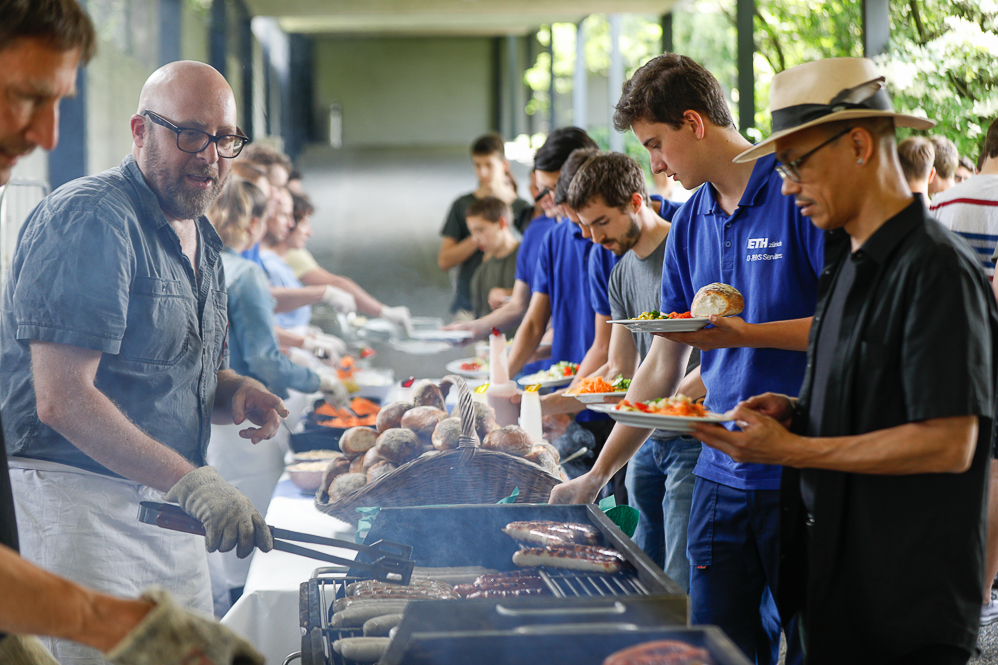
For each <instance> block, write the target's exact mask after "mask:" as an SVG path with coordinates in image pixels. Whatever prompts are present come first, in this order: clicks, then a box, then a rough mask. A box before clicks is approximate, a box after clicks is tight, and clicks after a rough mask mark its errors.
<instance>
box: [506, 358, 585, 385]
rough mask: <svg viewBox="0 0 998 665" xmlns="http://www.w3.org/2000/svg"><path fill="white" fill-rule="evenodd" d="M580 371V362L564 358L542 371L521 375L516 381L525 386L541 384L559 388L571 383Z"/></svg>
mask: <svg viewBox="0 0 998 665" xmlns="http://www.w3.org/2000/svg"><path fill="white" fill-rule="evenodd" d="M578 371H579V363H570V362H568V361H566V360H562V361H561V362H558V363H555V364H554V365H551V366H550V367H548V368H547V369H546V370H544V371H542V372H534V373H533V374H528V375H526V376H521V377H520V378H519V379H517V380H516V382H517V383H519V384H520V385H521V386H524V387H526V386H534V385H540V387H541V388H557V387H558V386H564V385H567V384H569V383H571V382H572V379H574V378H575V373H576V372H578Z"/></svg>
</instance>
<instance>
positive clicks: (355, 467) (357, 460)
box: [348, 455, 364, 473]
mask: <svg viewBox="0 0 998 665" xmlns="http://www.w3.org/2000/svg"><path fill="white" fill-rule="evenodd" d="M348 473H364V456H363V455H357V456H356V457H354V458H353V459H351V460H350V470H349V471H348Z"/></svg>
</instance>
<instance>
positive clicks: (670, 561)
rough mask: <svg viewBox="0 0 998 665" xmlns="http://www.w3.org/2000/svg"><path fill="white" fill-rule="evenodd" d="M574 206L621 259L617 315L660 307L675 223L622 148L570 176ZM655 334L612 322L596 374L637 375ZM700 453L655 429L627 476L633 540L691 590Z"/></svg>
mask: <svg viewBox="0 0 998 665" xmlns="http://www.w3.org/2000/svg"><path fill="white" fill-rule="evenodd" d="M568 203H569V205H570V206H571V207H572V208H573V209H574V210H575V211H576V213H577V214H578V216H579V221H580V222H581V223H582V226H583V227H584V228H587V229H588V232H589V235H590V236H591V237H592V240H593V242H594V243H598V244H601V245H603V246H604V247H607V248H608V249H610V250H611V251H613V252H614V253H615V254H618V255H620V257H621V258H620V261H619V262H618V263H617V265H616V266H615V267H614V268H613V271H612V272H611V273H610V285H609V304H610V315H611V317H612V318H614V319H629V318H633V317H635V316H637V315H638V314H640V313H641V312H646V311H651V310H656V309H658V307H659V304H660V298H659V295H658V293H659V290H660V289H661V285H662V262H663V259H664V258H665V243H666V239H667V238H668V235H669V228H670V226H671V224H670V222H669V221H667V220H666V219H664V218H663V217H662V212H667V211H665V210H663V209H662V205H663V204H662V202H661V201H655V200H654V199H652V198H651V197H649V196H648V193H647V189H646V185H645V175H644V171H643V170H642V169H641V166H640V165H639V164H638V163H637V162H636V161H634V159H632V158H631V157H629V156H627V155H624V154H621V153H606V154H602V155H597V156H595V157H593V158H591V159H589V160H588V161H586V163H585V164H583V165H582V167H581V168H580V169H579V171H578V172H577V173H576V174H575V177H574V178H573V179H572V184H571V187H570V188H569V191H568ZM655 209H657V210H658V213H657V214H656V212H655ZM653 339H654V337H652V336H651V335H646V334H632V333H631V332H630V331H629V330H628V329H627V328H625V327H623V326H613V330H612V332H611V336H610V349H609V356H608V360H607V366H606V367H604V368H601V369H600V370H598V371H597V374H598V375H600V376H603V377H604V378H606V379H607V380H608V381H610V380H613V379H615V378H616V377H617V376H625V377H628V378H631V377H633V376H634V373H635V370H636V368H637V367H638V365H639V363H640V361H642V360H643V359H644V357H645V356H646V355H648V351H649V348H650V346H651V342H652V340H653ZM699 364H700V353H699V351H698V350H696V349H694V351H693V353H692V354H691V356H690V360H689V363H688V365H687V376H688V377H691V379H690V380H691V381H692V382H699V373H698V372H697V371H696V369H697V368H698V367H699ZM684 381H685V379H684ZM680 392H682V393H683V394H690V393H691V392H692V393H694V396H695V397H700V396H702V395H699V394H696V392H695V391H694V390H693V389H692V388H690V387H681V389H680ZM699 455H700V442H699V441H697V440H696V439H693V438H692V437H688V436H683V435H681V434H680V433H678V432H669V431H665V430H655V432H654V433H653V434H652V435H651V437H650V438H649V439H648V441H646V442H645V443H644V444H643V445H642V446H641V448H640V449H639V450H638V452H637V453H635V455H634V457H632V458H631V459H630V461H628V463H627V472H626V478H625V486H626V488H627V496H628V502H629V504H630V505H632V506H634V507H635V508H637V509H638V511H639V512H640V519H639V522H638V526H637V529H636V530H635V532H634V542H635V543H637V544H638V546H639V547H641V549H642V550H644V552H645V553H646V554H648V556H649V557H651V559H652V560H653V561H655V563H657V564H658V565H659V566H660V567H662V569H663V570H664V571H665V572H666V574H667V575H668V576H669V577H670V578H672V580H674V581H675V582H676V583H677V584H679V585H680V586H681V587H683V588H684V589H688V588H689V576H690V570H689V561H688V559H687V558H686V531H687V527H688V526H689V521H690V501H691V499H692V496H693V467H694V466H695V465H696V461H697V457H699Z"/></svg>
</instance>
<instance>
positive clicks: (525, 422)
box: [520, 386, 544, 443]
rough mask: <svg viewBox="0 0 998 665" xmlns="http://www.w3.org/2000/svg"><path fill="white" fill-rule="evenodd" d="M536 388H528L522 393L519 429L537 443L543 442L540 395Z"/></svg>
mask: <svg viewBox="0 0 998 665" xmlns="http://www.w3.org/2000/svg"><path fill="white" fill-rule="evenodd" d="M537 389H538V386H528V387H527V388H525V389H524V391H523V399H522V400H521V401H520V427H522V428H523V429H525V430H527V434H529V435H530V438H531V439H533V440H534V443H539V442H541V441H543V440H544V427H543V423H542V421H541V394H540V392H538V390H537Z"/></svg>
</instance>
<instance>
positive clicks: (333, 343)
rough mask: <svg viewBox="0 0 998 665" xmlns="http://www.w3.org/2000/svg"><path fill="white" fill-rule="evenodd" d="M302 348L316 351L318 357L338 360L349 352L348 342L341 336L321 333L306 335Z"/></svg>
mask: <svg viewBox="0 0 998 665" xmlns="http://www.w3.org/2000/svg"><path fill="white" fill-rule="evenodd" d="M301 348H303V349H305V350H306V351H309V352H311V353H314V354H315V355H316V357H318V358H321V359H324V360H330V361H332V362H337V361H338V360H339V359H340V358H341V357H343V354H344V353H346V352H347V343H346V342H344V341H343V340H342V339H340V338H339V337H335V336H333V335H325V334H322V333H319V334H318V335H312V336H310V337H306V338H305V341H304V342H302V345H301Z"/></svg>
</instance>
